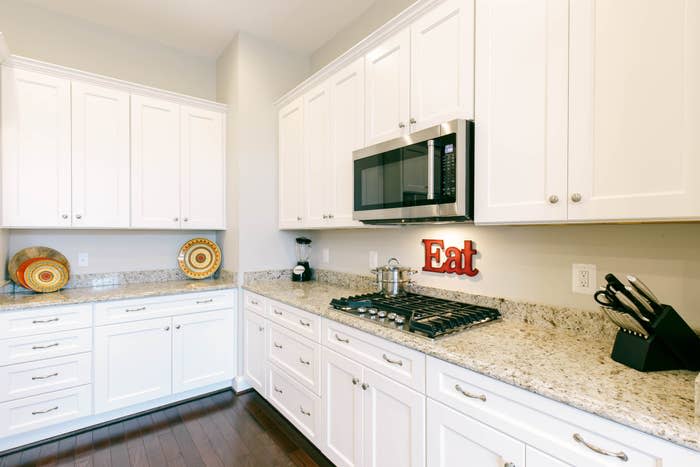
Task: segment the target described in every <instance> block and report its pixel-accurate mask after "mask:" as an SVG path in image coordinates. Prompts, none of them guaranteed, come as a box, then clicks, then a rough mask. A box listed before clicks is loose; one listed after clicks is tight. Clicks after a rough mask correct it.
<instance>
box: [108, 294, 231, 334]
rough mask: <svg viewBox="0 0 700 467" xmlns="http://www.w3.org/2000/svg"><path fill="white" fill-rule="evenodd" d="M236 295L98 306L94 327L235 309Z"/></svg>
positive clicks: (177, 297)
mask: <svg viewBox="0 0 700 467" xmlns="http://www.w3.org/2000/svg"><path fill="white" fill-rule="evenodd" d="M235 294H236V292H235V291H233V290H221V291H216V292H206V293H192V294H180V295H168V296H165V297H153V298H145V299H136V300H120V301H117V302H105V303H97V304H95V325H96V326H102V325H106V324H115V323H126V322H129V321H138V320H142V319H151V318H163V317H166V316H176V315H181V314H187V313H195V312H199V311H211V310H220V309H222V308H234V307H235V306H236V303H235Z"/></svg>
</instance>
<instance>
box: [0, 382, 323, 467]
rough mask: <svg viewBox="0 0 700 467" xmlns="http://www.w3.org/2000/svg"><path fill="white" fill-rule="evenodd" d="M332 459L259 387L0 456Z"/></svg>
mask: <svg viewBox="0 0 700 467" xmlns="http://www.w3.org/2000/svg"><path fill="white" fill-rule="evenodd" d="M33 465H36V466H61V467H67V466H81V467H82V466H86V467H87V466H99V467H103V466H105V467H106V466H114V467H127V466H133V467H147V466H150V467H160V466H183V467H197V466H206V467H209V466H216V467H223V466H246V467H253V466H255V467H257V466H303V467H313V466H332V465H333V464H332V463H331V462H330V461H329V460H328V459H326V458H325V457H324V456H323V454H322V453H321V452H320V451H319V450H318V449H316V447H314V446H313V445H312V444H311V443H310V442H309V441H308V440H307V439H306V438H305V437H304V436H303V435H302V434H301V433H300V432H299V431H298V430H296V428H294V427H293V426H292V425H291V424H290V423H289V422H288V421H287V420H285V419H284V417H282V415H280V414H279V412H277V410H275V409H274V408H273V407H272V406H271V405H270V404H269V403H268V402H267V401H265V400H264V399H263V398H262V397H260V395H259V394H258V393H256V392H248V393H245V394H241V395H238V396H236V395H235V394H234V393H233V392H232V391H226V392H221V393H217V394H213V395H210V396H207V397H204V398H202V399H197V400H193V401H189V402H186V403H184V404H181V405H178V406H173V407H168V408H166V409H163V410H159V411H156V412H152V413H149V414H146V415H141V416H139V417H136V418H132V419H128V420H125V421H121V422H117V423H114V424H111V425H108V426H104V427H100V428H96V429H94V430H91V431H87V432H84V433H81V434H78V435H75V436H70V437H68V438H63V439H60V440H58V441H53V442H49V443H46V444H43V445H39V446H34V447H31V448H29V449H26V450H23V451H18V452H15V453H12V454H10V455H6V456H4V457H0V467H10V466H33Z"/></svg>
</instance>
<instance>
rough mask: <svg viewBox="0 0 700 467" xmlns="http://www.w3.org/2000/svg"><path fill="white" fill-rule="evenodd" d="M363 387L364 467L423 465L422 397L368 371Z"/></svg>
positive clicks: (410, 466)
mask: <svg viewBox="0 0 700 467" xmlns="http://www.w3.org/2000/svg"><path fill="white" fill-rule="evenodd" d="M362 385H363V386H362V388H363V389H364V390H363V404H362V405H363V425H364V428H363V430H362V433H363V443H362V444H363V449H364V454H363V460H364V462H363V465H364V466H366V467H394V466H395V467H416V466H423V465H425V396H424V395H422V394H419V393H417V392H416V391H413V390H411V389H408V388H407V387H406V386H403V385H402V384H399V383H396V382H394V381H392V380H390V379H389V378H386V377H384V376H382V375H380V374H379V373H375V372H374V371H372V370H368V369H365V372H364V377H363V378H362ZM474 465H480V464H478V463H476V464H474Z"/></svg>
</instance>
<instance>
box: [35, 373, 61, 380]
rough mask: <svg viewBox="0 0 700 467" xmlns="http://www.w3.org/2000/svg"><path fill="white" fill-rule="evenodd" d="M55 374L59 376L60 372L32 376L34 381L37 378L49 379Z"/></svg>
mask: <svg viewBox="0 0 700 467" xmlns="http://www.w3.org/2000/svg"><path fill="white" fill-rule="evenodd" d="M54 376H58V373H53V374H50V375H46V376H32V381H36V380H37V379H49V378H53V377H54Z"/></svg>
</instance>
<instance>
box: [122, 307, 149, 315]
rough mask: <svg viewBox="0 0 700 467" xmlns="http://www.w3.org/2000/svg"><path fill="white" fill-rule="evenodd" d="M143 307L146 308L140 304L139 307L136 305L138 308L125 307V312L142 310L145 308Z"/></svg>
mask: <svg viewBox="0 0 700 467" xmlns="http://www.w3.org/2000/svg"><path fill="white" fill-rule="evenodd" d="M145 309H146V307H145V306H140V307H138V308H131V309H129V308H127V309H126V312H127V313H133V312H134V311H143V310H145Z"/></svg>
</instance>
